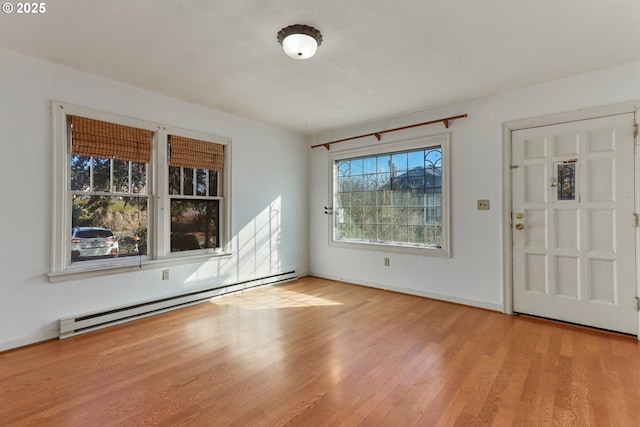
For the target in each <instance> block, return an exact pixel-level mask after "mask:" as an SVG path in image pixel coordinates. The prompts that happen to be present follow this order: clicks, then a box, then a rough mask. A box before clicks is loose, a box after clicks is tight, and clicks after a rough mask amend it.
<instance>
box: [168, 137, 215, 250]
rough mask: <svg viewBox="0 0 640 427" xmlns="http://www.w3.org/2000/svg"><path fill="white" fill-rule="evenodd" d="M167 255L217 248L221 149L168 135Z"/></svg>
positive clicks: (204, 142) (203, 142)
mask: <svg viewBox="0 0 640 427" xmlns="http://www.w3.org/2000/svg"><path fill="white" fill-rule="evenodd" d="M168 139H169V198H170V200H171V202H170V203H171V209H170V211H171V252H179V251H188V250H193V249H201V248H219V247H220V232H219V230H220V204H221V202H222V200H223V199H222V197H221V193H220V179H219V175H220V176H221V175H223V174H222V172H223V170H224V146H223V145H220V144H215V143H211V142H207V141H200V140H195V139H191V138H184V137H181V136H177V135H169V138H168Z"/></svg>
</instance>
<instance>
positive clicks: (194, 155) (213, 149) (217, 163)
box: [169, 135, 224, 172]
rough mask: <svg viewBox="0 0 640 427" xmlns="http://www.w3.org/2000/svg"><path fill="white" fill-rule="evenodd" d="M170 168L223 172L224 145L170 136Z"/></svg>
mask: <svg viewBox="0 0 640 427" xmlns="http://www.w3.org/2000/svg"><path fill="white" fill-rule="evenodd" d="M169 166H182V167H184V168H195V169H209V170H215V171H219V172H222V170H223V168H224V145H222V144H215V143H213V142H207V141H201V140H199V139H192V138H185V137H183V136H176V135H169Z"/></svg>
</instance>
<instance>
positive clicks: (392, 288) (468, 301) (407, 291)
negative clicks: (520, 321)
mask: <svg viewBox="0 0 640 427" xmlns="http://www.w3.org/2000/svg"><path fill="white" fill-rule="evenodd" d="M309 274H310V275H311V276H315V277H321V278H323V279H329V280H337V281H340V282H346V283H353V284H354V285H361V286H367V287H369V288H376V289H382V290H385V291H393V292H398V293H401V294H407V295H415V296H419V297H425V298H430V299H434V300H439V301H446V302H452V303H455V304H462V305H468V306H471V307H478V308H483V309H485V310H491V311H498V312H500V313H502V312H503V309H504V308H503V306H502V305H501V304H493V303H490V302H486V301H478V300H474V299H468V298H460V297H456V296H452V295H443V294H438V293H433V292H426V291H421V290H419V289H413V288H404V287H400V286H389V285H383V284H380V283H376V282H369V281H366V280H358V279H351V278H345V277H337V276H332V275H328V274H322V273H317V272H311V273H309Z"/></svg>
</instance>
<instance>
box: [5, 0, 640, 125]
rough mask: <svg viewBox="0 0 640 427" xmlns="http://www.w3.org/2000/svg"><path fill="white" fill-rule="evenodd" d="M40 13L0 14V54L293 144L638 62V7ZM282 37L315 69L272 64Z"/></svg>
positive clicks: (132, 8)
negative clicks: (253, 124)
mask: <svg viewBox="0 0 640 427" xmlns="http://www.w3.org/2000/svg"><path fill="white" fill-rule="evenodd" d="M15 3H16V2H14V4H15ZM45 4H46V12H45V13H44V14H41V15H18V14H16V13H15V10H14V12H13V13H11V14H6V13H3V14H2V15H0V47H4V48H6V49H9V50H13V51H17V52H22V53H24V54H26V55H30V56H34V57H37V58H42V59H45V60H48V61H52V62H55V63H59V64H63V65H66V66H69V67H72V68H76V69H79V70H83V71H86V72H89V73H92V74H97V75H100V76H104V77H106V78H109V79H112V80H116V81H120V82H123V83H126V84H128V85H131V86H135V87H139V88H143V89H146V90H149V91H153V92H157V93H161V94H165V95H168V96H171V97H175V98H179V99H183V100H186V101H189V102H193V103H196V104H201V105H206V106H209V107H212V108H215V109H218V110H222V111H226V112H229V113H233V114H238V115H241V116H245V117H250V118H254V119H258V120H261V121H263V122H267V123H271V124H274V125H277V126H281V127H284V128H289V129H293V130H295V131H299V132H302V133H305V134H312V133H316V132H319V131H323V130H329V129H336V128H340V127H344V126H347V125H350V124H354V123H359V122H363V121H369V120H373V119H377V118H381V117H385V116H392V115H397V114H401V113H406V112H411V111H416V110H420V109H424V108H429V107H433V106H437V105H442V104H447V103H451V102H455V101H459V100H463V99H469V98H474V97H478V96H482V95H487V94H491V93H496V92H500V91H504V90H508V89H513V88H517V87H522V86H527V85H531V84H536V83H541V82H545V81H549V80H554V79H558V78H562V77H567V76H571V75H575V74H580V73H584V72H589V71H593V70H597V69H601V68H606V67H609V66H614V65H619V64H624V63H628V62H631V61H635V60H639V59H640V1H638V0H482V1H480V0H396V1H391V0H218V1H215V0H135V1H132V0H51V1H47V2H46V3H45ZM293 24H307V25H312V26H314V27H316V28H318V29H319V30H320V31H321V32H322V34H323V38H324V40H323V43H322V45H321V46H320V47H319V49H318V53H317V54H316V56H315V57H313V58H311V59H309V60H306V61H300V60H294V59H291V58H289V57H287V56H286V55H285V54H284V53H283V52H282V50H281V47H280V45H279V44H278V42H277V40H276V34H277V32H278V31H279V30H280V29H281V28H283V27H286V26H289V25H293ZM0 67H1V64H0ZM639 79H640V77H639Z"/></svg>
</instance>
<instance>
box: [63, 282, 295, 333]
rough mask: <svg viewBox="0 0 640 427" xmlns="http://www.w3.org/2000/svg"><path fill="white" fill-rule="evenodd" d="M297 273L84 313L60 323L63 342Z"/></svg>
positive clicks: (268, 283)
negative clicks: (64, 339) (79, 335)
mask: <svg viewBox="0 0 640 427" xmlns="http://www.w3.org/2000/svg"><path fill="white" fill-rule="evenodd" d="M297 278H298V276H297V275H296V272H295V271H289V272H286V273H279V274H274V275H272V276H267V277H262V278H260V279H253V280H247V281H244V282H238V283H234V284H231V285H225V286H219V287H215V288H209V289H202V290H198V291H193V292H189V293H184V294H180V295H175V296H171V297H166V298H162V299H157V300H152V301H147V302H143V303H138V304H133V305H129V306H125V307H117V308H112V309H109V310H104V311H99V312H93V313H85V314H81V315H77V316H71V317H65V318H62V319H60V338H61V339H62V338H68V337H71V336H74V335H78V334H82V333H85V332H90V331H95V330H97V329H102V328H106V327H107V326H113V325H117V324H120V323H124V322H128V321H131V320H135V319H140V318H143V317H147V316H152V315H154V314H160V313H164V312H166V311H170V310H176V309H178V308H182V307H187V306H190V305H194V304H199V303H203V302H206V301H208V300H210V299H211V298H213V297H217V296H221V295H225V294H229V293H233V292H239V291H243V290H245V289H250V288H255V287H258V286H264V285H273V284H276V283H281V282H288V281H290V280H295V279H297Z"/></svg>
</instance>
